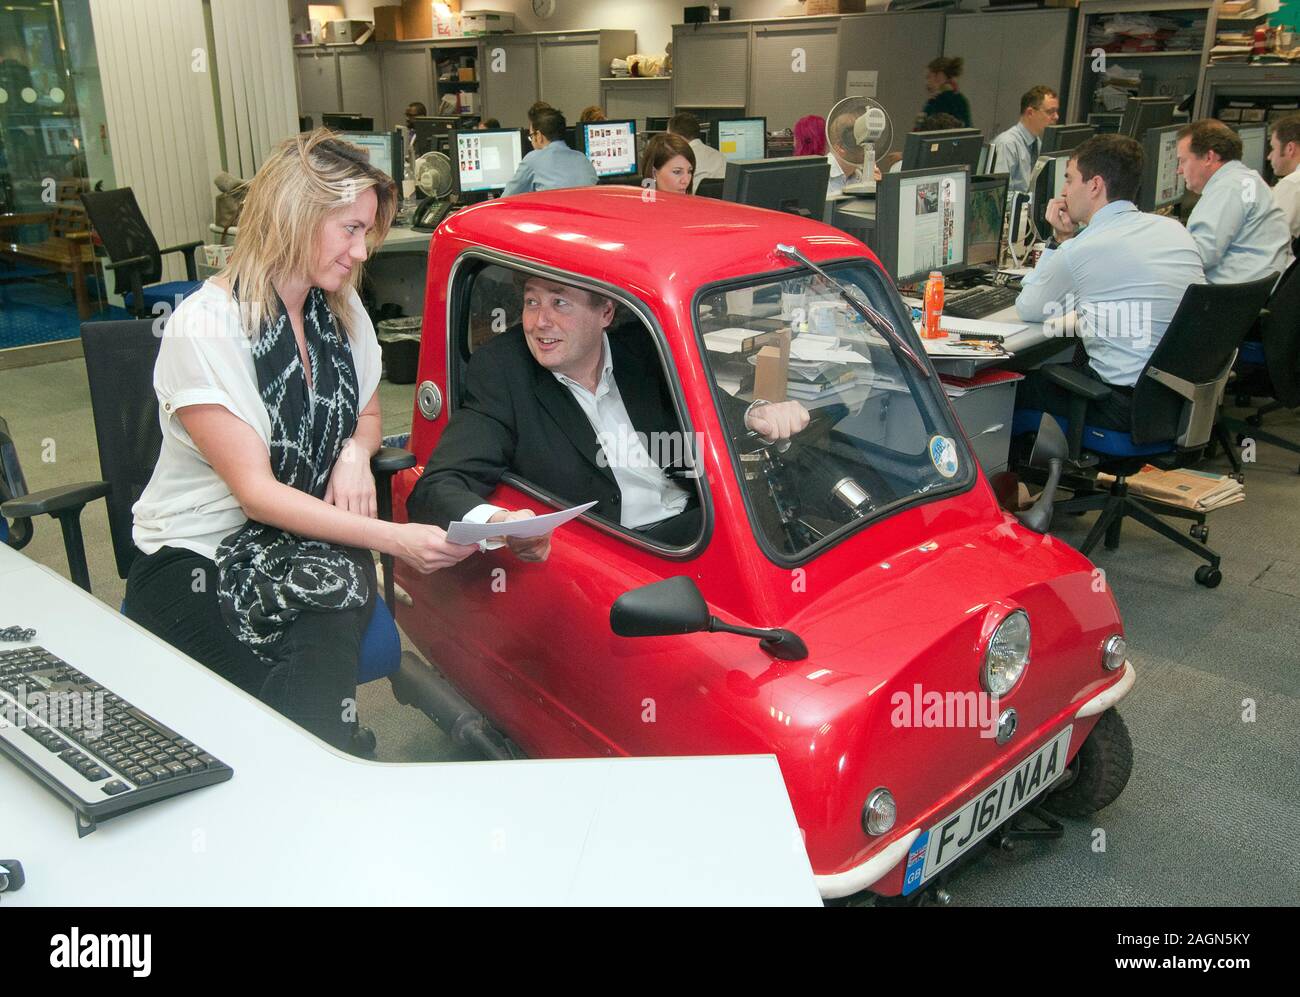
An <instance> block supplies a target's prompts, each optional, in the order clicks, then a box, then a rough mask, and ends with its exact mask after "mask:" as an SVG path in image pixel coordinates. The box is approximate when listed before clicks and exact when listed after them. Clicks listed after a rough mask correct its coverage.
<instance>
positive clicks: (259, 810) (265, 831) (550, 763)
mask: <svg viewBox="0 0 1300 997" xmlns="http://www.w3.org/2000/svg"><path fill="white" fill-rule="evenodd" d="M0 606H2V607H3V619H0V625H6V626H7V625H10V624H21V625H23V626H32V627H35V628H36V629H37V631H38V632H37V637H36V641H35V643H38V644H40V645H42V646H44V647H46V648H47V649H49V650H50V651H52V652H54V653H55V654H58V655H60V656H62V657H64V658H65V659H67V660H68V661H69V662H71V663H73V664H75V665H76V666H77V667H79V668H81V669H82V670H83V671H85V672H87V673H88V674H90V675H91V676H92V677H94V678H96V679H98V680H99V681H101V682H103V683H104V684H105V685H106V686H107V687H108V688H110V689H111V690H113V691H114V692H116V693H118V694H119V695H121V696H123V697H125V698H126V699H128V700H129V701H131V702H132V703H133V704H134V705H136V706H137V707H139V708H140V709H142V710H145V711H146V712H149V713H152V714H153V715H154V716H155V717H157V718H158V719H160V720H161V721H162V722H164V723H166V724H168V725H170V726H172V727H173V728H174V729H176V730H179V731H180V732H182V734H183V735H184V736H186V737H189V738H191V739H192V740H194V741H195V743H197V744H200V745H202V746H203V747H205V748H207V749H208V750H210V751H211V752H212V753H213V754H214V755H216V756H217V757H218V758H220V759H222V760H223V761H225V762H227V763H229V764H230V765H231V766H232V767H233V768H234V770H235V775H234V778H233V779H231V780H230V781H229V782H226V783H222V784H220V785H217V786H212V787H209V788H207V789H201V790H197V791H195V792H193V793H190V794H187V795H185V796H181V797H177V798H175V799H172V800H167V801H164V802H162V803H158V804H154V805H152V806H148V807H145V808H143V809H141V810H138V811H135V812H134V813H129V814H125V815H123V816H120V817H116V818H113V819H112V820H109V821H106V822H104V823H103V824H101V825H100V826H99V829H98V830H96V831H95V832H94V833H93V834H90V835H88V836H87V837H85V838H81V839H78V837H77V833H76V829H75V827H74V823H73V815H72V811H71V809H69V808H68V807H67V806H66V805H65V804H64V803H63V802H62V801H61V800H60V799H59V798H57V797H55V796H54V795H53V794H52V793H51V792H49V791H48V790H46V789H45V788H44V787H43V786H42V785H40V784H39V783H37V782H36V781H35V780H34V779H32V778H30V777H29V776H28V775H27V774H26V773H25V772H23V771H22V770H20V769H19V768H18V767H17V766H16V765H15V764H14V763H13V762H12V761H11V760H9V759H8V757H0V800H3V801H4V803H3V806H0V852H2V853H3V854H4V857H5V858H16V859H18V860H19V861H21V862H22V863H23V866H24V869H25V872H26V876H27V885H26V886H24V887H23V889H22V890H21V891H20V892H17V893H14V894H7V895H6V896H5V903H6V904H13V903H17V904H20V905H22V904H31V905H100V904H105V905H123V904H157V905H200V904H201V905H232V904H239V905H247V904H335V905H337V904H343V905H346V904H358V905H360V904H638V905H642V904H644V905H659V904H663V905H681V904H732V903H735V904H801V905H817V904H819V903H820V899H819V896H818V893H817V888H816V886H815V884H814V881H813V878H812V871H811V869H810V867H809V864H808V858H807V855H806V854H805V853H804V851H803V847H802V843H801V839H800V836H799V831H798V828H797V826H796V823H795V819H794V813H793V811H792V809H791V807H790V801H789V797H788V796H787V795H786V792H785V785H784V783H783V781H782V779H781V773H780V770H779V768H778V766H777V763H776V759H775V758H773V757H772V756H770V755H763V756H759V755H754V756H744V757H709V758H616V759H592V760H587V759H574V760H536V761H532V760H530V761H519V762H448V763H430V764H407V765H394V764H382V763H378V762H368V761H364V760H361V759H357V758H353V757H351V756H348V755H344V754H342V753H340V752H337V751H335V750H333V749H332V748H330V747H328V746H327V745H325V744H324V743H323V742H321V741H318V740H316V739H315V738H314V737H312V736H311V735H309V734H307V733H306V732H304V731H302V730H301V729H300V728H298V727H296V726H295V725H293V724H291V723H289V722H288V721H287V720H285V719H284V718H282V717H280V716H279V715H278V714H276V713H274V712H273V711H271V710H270V709H268V708H267V707H265V706H264V705H263V704H261V703H260V702H258V701H257V700H255V699H253V698H251V697H249V696H247V695H245V694H244V693H243V692H241V691H240V690H238V689H237V688H235V687H234V686H232V685H230V684H229V683H227V682H225V681H223V680H221V679H220V678H217V677H216V676H215V675H213V674H212V673H211V672H209V671H208V670H207V669H205V668H203V667H202V666H201V665H199V664H197V663H196V662H194V661H192V660H191V659H189V658H187V657H185V656H183V655H180V654H178V653H177V652H175V651H174V650H173V649H172V648H170V647H168V646H167V645H166V644H164V643H162V642H161V641H159V640H157V639H156V638H154V637H153V636H152V635H151V634H148V633H147V632H145V631H144V630H142V629H140V628H139V627H136V626H135V625H134V624H132V623H131V622H130V621H128V620H126V619H124V618H123V617H121V616H120V615H118V614H117V613H115V612H114V611H112V610H111V609H110V608H109V607H107V606H105V605H104V604H103V603H101V602H99V601H98V600H96V599H94V598H93V597H91V596H89V595H87V594H86V593H84V592H82V591H81V590H80V589H78V588H76V587H75V586H73V585H71V584H70V583H69V582H67V581H66V580H64V579H63V578H61V577H59V576H58V575H56V574H55V573H54V572H52V571H50V570H48V569H46V568H44V567H43V566H41V565H38V564H36V563H34V562H32V561H29V560H27V559H26V558H25V557H23V555H21V554H18V553H17V552H15V551H13V550H11V549H9V548H8V547H5V546H4V545H2V544H0ZM15 646H17V645H15ZM10 735H12V736H19V737H25V736H26V735H24V734H21V733H18V732H17V731H15V730H14V729H13V728H12V727H10V728H7V729H5V730H2V731H0V736H10Z"/></svg>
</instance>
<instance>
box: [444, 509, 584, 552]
mask: <svg viewBox="0 0 1300 997" xmlns="http://www.w3.org/2000/svg"><path fill="white" fill-rule="evenodd" d="M595 504H596V503H595V502H588V503H587V504H586V505H576V506H574V507H573V508H572V509H565V510H563V511H562V512H549V513H547V514H546V515H545V516H533V517H532V518H531V519H519V520H514V521H512V522H509V523H467V522H465V521H464V520H457V521H456V522H454V523H452V524H451V525H450V526H448V527H447V539H448V540H449V541H450V542H451V543H454V544H476V543H478V542H479V541H480V540H491V539H493V538H495V537H522V538H527V537H540V536H542V535H543V534H546V533H550V532H551V531H552V530H553V529H555V528H556V527H557V526H563V525H564V524H565V523H567V522H568V521H569V520H571V519H577V518H578V517H579V516H581V515H582V514H583V513H584V512H586V511H587V510H588V509H590V508H591V507H592V506H593V505H595Z"/></svg>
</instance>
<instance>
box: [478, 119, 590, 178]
mask: <svg viewBox="0 0 1300 997" xmlns="http://www.w3.org/2000/svg"><path fill="white" fill-rule="evenodd" d="M528 120H529V131H528V137H529V138H530V139H531V140H532V143H533V151H532V152H530V153H529V154H528V155H526V156H525V157H524V158H523V159H522V160H521V161H520V163H519V168H518V169H517V170H515V175H514V176H513V177H511V178H510V181H509V182H508V183H507V184H506V187H505V190H504V191H502V195H501V196H502V197H505V196H508V195H510V194H523V193H526V192H527V191H530V190H556V189H557V188H560V187H594V186H595V185H596V169H595V167H593V166H592V165H591V160H590V159H588V158H587V157H586V156H585V155H583V154H582V153H581V152H579V151H578V150H577V149H570V148H569V146H568V144H567V143H566V142H565V141H564V132H565V128H566V127H567V126H566V125H565V122H564V115H563V114H561V113H560V112H559V111H557V110H555V108H553V107H543V108H541V109H539V110H537V111H536V112H533V111H530V112H529V114H528Z"/></svg>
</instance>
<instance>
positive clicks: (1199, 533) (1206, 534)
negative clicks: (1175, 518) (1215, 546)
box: [1187, 523, 1210, 543]
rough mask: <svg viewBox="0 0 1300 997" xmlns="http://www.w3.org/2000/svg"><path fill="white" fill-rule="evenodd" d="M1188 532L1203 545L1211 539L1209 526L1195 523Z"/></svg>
mask: <svg viewBox="0 0 1300 997" xmlns="http://www.w3.org/2000/svg"><path fill="white" fill-rule="evenodd" d="M1187 532H1188V533H1190V534H1191V535H1192V538H1193V539H1194V540H1199V541H1201V543H1205V541H1207V540H1209V539H1210V528H1209V527H1208V526H1203V525H1202V524H1200V523H1193V524H1192V528H1191V529H1190V530H1188V531H1187Z"/></svg>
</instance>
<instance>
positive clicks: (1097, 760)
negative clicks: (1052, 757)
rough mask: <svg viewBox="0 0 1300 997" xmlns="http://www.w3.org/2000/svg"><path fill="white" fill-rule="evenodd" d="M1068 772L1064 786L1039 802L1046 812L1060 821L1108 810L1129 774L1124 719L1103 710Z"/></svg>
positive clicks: (1129, 747)
mask: <svg viewBox="0 0 1300 997" xmlns="http://www.w3.org/2000/svg"><path fill="white" fill-rule="evenodd" d="M1070 770H1073V777H1071V774H1070ZM1070 770H1067V773H1066V781H1065V783H1064V785H1062V786H1061V788H1059V789H1056V790H1053V791H1052V793H1051V794H1050V795H1049V796H1048V797H1047V799H1046V800H1044V801H1043V806H1044V807H1045V808H1046V809H1048V810H1050V811H1051V812H1052V813H1054V814H1057V815H1058V816H1060V817H1086V816H1087V815H1088V814H1091V813H1096V812H1097V811H1098V810H1101V809H1103V808H1105V807H1108V806H1110V805H1111V804H1112V803H1114V802H1115V800H1116V799H1117V798H1118V797H1119V794H1120V793H1122V792H1124V787H1125V786H1127V785H1128V779H1129V776H1130V775H1131V774H1132V772H1133V742H1132V740H1130V738H1129V736H1128V727H1126V726H1125V725H1124V718H1123V717H1121V716H1120V715H1119V714H1118V713H1117V712H1115V710H1113V709H1110V710H1107V711H1106V712H1105V713H1103V714H1102V715H1101V716H1100V717H1099V718H1098V719H1097V726H1095V727H1094V728H1093V729H1092V733H1091V734H1089V735H1088V739H1087V740H1086V741H1084V742H1083V745H1082V746H1081V747H1080V748H1079V753H1078V754H1077V755H1075V758H1074V761H1073V762H1071V763H1070Z"/></svg>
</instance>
